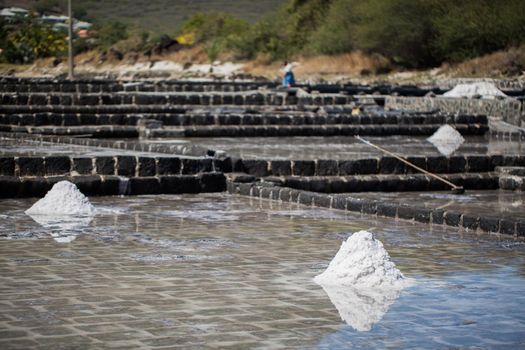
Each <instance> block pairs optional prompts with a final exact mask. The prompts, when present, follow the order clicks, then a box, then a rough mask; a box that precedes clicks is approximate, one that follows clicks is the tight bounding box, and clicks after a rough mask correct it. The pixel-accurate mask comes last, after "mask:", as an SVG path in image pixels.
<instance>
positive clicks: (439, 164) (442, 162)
mask: <svg viewBox="0 0 525 350" xmlns="http://www.w3.org/2000/svg"><path fill="white" fill-rule="evenodd" d="M427 170H428V171H430V172H432V173H438V174H442V173H447V172H448V159H447V157H428V158H427Z"/></svg>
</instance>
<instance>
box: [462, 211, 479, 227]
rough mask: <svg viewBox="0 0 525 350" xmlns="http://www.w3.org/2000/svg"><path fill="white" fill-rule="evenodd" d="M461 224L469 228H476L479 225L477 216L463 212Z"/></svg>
mask: <svg viewBox="0 0 525 350" xmlns="http://www.w3.org/2000/svg"><path fill="white" fill-rule="evenodd" d="M462 219H463V220H462V226H463V227H464V228H467V229H469V230H476V229H477V228H478V226H479V218H478V217H477V216H471V215H467V214H463V216H462Z"/></svg>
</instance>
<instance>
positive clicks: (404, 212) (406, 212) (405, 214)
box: [397, 206, 417, 220]
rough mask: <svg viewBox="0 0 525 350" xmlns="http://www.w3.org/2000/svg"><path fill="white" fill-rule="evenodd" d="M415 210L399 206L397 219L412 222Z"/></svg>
mask: <svg viewBox="0 0 525 350" xmlns="http://www.w3.org/2000/svg"><path fill="white" fill-rule="evenodd" d="M416 214H417V209H415V208H412V207H406V206H399V207H398V208H397V217H398V218H400V219H405V220H413V219H414V218H415V217H416Z"/></svg>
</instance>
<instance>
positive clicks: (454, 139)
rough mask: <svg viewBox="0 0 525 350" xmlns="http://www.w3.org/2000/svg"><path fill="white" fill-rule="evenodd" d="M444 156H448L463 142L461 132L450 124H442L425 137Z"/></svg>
mask: <svg viewBox="0 0 525 350" xmlns="http://www.w3.org/2000/svg"><path fill="white" fill-rule="evenodd" d="M427 141H428V142H430V143H431V144H433V145H434V146H435V147H436V148H437V149H438V151H439V152H440V153H441V154H443V155H444V156H447V157H448V156H449V155H451V154H452V153H454V152H455V151H457V150H458V148H459V147H461V145H462V144H463V143H464V142H465V139H464V138H463V136H461V134H460V133H459V132H458V131H457V130H456V129H454V128H453V127H452V126H450V125H448V124H447V125H443V126H442V127H440V128H439V129H438V130H437V131H436V132H435V133H434V134H433V135H432V136H430V137H429V138H428V139H427Z"/></svg>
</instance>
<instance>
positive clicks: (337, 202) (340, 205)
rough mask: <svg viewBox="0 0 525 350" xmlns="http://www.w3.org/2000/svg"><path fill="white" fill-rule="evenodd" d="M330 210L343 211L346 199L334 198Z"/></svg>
mask: <svg viewBox="0 0 525 350" xmlns="http://www.w3.org/2000/svg"><path fill="white" fill-rule="evenodd" d="M332 208H334V209H340V210H345V209H346V198H345V197H342V196H335V197H334V200H333V202H332Z"/></svg>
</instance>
